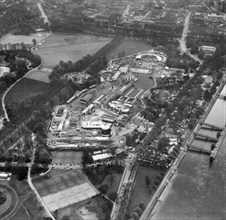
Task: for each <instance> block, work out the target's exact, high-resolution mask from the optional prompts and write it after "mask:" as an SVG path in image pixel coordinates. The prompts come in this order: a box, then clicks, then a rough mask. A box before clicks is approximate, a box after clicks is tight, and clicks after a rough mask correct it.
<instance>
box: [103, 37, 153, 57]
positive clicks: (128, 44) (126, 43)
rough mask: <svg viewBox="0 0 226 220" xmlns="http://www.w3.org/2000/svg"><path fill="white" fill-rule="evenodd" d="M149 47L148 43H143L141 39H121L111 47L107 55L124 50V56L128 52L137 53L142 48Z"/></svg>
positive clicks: (115, 54)
mask: <svg viewBox="0 0 226 220" xmlns="http://www.w3.org/2000/svg"><path fill="white" fill-rule="evenodd" d="M150 48H151V46H150V45H148V44H146V43H143V42H141V41H135V40H123V41H122V43H120V44H119V45H118V46H117V47H115V48H114V49H112V50H111V51H110V53H109V54H107V57H114V56H118V54H119V53H121V52H123V51H124V52H125V56H128V55H130V54H134V53H138V52H141V51H144V50H149V49H150Z"/></svg>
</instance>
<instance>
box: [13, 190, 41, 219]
mask: <svg viewBox="0 0 226 220" xmlns="http://www.w3.org/2000/svg"><path fill="white" fill-rule="evenodd" d="M24 206H25V208H26V209H27V211H28V213H29V215H30V219H31V220H40V219H42V216H43V213H44V210H43V208H41V205H40V203H39V202H38V200H37V198H36V196H35V194H33V193H32V194H31V195H30V196H29V197H28V199H26V200H25V201H24ZM15 220H16V219H15Z"/></svg>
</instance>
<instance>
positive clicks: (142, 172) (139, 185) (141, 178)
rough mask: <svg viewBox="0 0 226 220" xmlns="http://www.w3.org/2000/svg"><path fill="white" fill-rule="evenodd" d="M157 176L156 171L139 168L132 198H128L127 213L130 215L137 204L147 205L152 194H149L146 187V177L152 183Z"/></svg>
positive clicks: (157, 172) (149, 168)
mask: <svg viewBox="0 0 226 220" xmlns="http://www.w3.org/2000/svg"><path fill="white" fill-rule="evenodd" d="M158 175H159V171H158V170H154V169H153V168H151V167H140V168H139V170H138V172H137V175H136V178H135V186H134V188H133V192H132V196H131V198H130V203H129V207H128V213H132V212H133V210H134V209H135V208H136V207H137V206H138V204H139V202H141V201H142V202H144V203H145V204H148V202H149V200H150V199H151V197H152V195H153V193H149V191H148V189H147V185H146V179H145V178H146V176H148V177H150V179H151V181H152V182H153V181H154V179H155V177H156V176H158Z"/></svg>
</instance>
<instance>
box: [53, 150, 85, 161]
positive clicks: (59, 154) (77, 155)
mask: <svg viewBox="0 0 226 220" xmlns="http://www.w3.org/2000/svg"><path fill="white" fill-rule="evenodd" d="M51 154H52V158H53V160H52V163H53V164H77V163H82V156H83V152H76V151H53V152H52V153H51Z"/></svg>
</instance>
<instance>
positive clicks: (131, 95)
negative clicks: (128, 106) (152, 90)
mask: <svg viewBox="0 0 226 220" xmlns="http://www.w3.org/2000/svg"><path fill="white" fill-rule="evenodd" d="M141 92H143V89H137V88H133V89H131V90H130V91H129V92H128V93H127V94H126V95H125V96H126V97H129V98H136V97H137V96H138V95H139V94H140V93H141Z"/></svg>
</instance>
